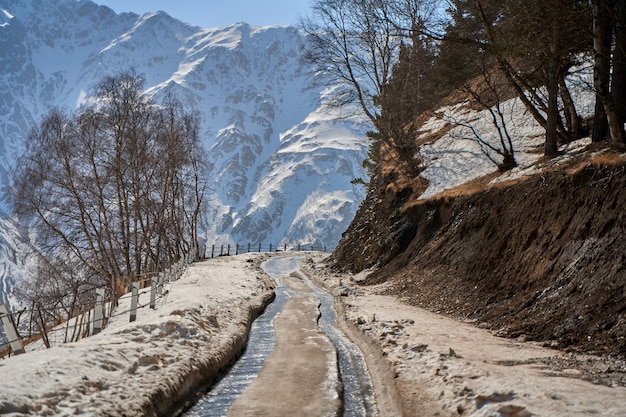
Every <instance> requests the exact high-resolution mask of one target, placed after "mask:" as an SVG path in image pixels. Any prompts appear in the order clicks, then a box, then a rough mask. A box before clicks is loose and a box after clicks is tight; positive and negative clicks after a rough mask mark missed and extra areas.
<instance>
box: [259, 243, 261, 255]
mask: <svg viewBox="0 0 626 417" xmlns="http://www.w3.org/2000/svg"><path fill="white" fill-rule="evenodd" d="M259 253H261V242H259Z"/></svg>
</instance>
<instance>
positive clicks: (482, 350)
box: [0, 254, 626, 417]
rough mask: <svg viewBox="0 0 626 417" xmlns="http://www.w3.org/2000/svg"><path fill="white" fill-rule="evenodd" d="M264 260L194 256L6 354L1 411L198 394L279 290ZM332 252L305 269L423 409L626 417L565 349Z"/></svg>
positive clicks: (127, 406)
mask: <svg viewBox="0 0 626 417" xmlns="http://www.w3.org/2000/svg"><path fill="white" fill-rule="evenodd" d="M267 256H269V255H267V254H246V255H239V256H231V257H223V258H219V259H213V260H207V261H204V262H200V263H196V264H193V265H191V266H190V268H189V269H188V271H187V272H186V273H185V274H184V276H183V277H182V278H181V279H180V280H179V281H175V282H174V283H173V284H172V286H171V288H170V292H169V294H168V296H167V298H166V299H165V301H164V302H162V303H160V304H159V305H158V306H157V309H156V310H150V309H142V310H140V311H139V314H138V319H137V321H136V322H134V323H128V322H127V316H126V315H123V316H119V317H116V318H114V319H113V320H112V321H111V323H110V324H109V326H108V327H107V328H106V329H104V330H103V331H102V333H100V334H99V335H97V336H93V337H90V338H87V339H83V340H81V341H79V342H76V343H70V344H67V345H63V346H59V347H55V348H52V349H46V350H36V351H31V352H28V353H26V354H23V355H19V356H14V357H11V358H7V359H4V360H0V376H1V378H0V414H6V415H10V416H18V415H59V416H69V415H74V414H81V413H83V414H87V415H118V416H121V415H127V416H130V415H155V414H156V410H159V409H160V410H161V411H162V410H163V407H169V406H171V404H172V403H173V402H175V401H176V400H179V399H180V398H181V397H180V395H181V394H186V393H189V392H192V391H193V387H192V384H195V383H199V382H200V380H201V378H200V376H199V373H204V374H205V376H210V375H211V374H213V375H214V372H215V371H216V370H217V368H218V367H219V366H223V365H225V364H226V363H227V362H228V360H229V359H231V358H232V355H233V354H234V353H235V352H236V351H237V350H238V349H240V347H241V346H240V345H241V343H242V342H243V341H244V340H245V334H246V331H247V328H248V324H249V320H248V317H249V316H250V314H251V311H253V310H257V309H259V308H260V307H261V306H262V305H264V303H266V302H267V300H268V297H269V296H270V295H271V292H272V291H271V283H268V281H267V278H266V277H265V275H264V273H263V272H262V270H261V268H260V261H261V260H262V259H265V258H266V257H267ZM325 256H327V255H326V254H313V255H312V254H307V258H309V259H312V260H311V261H309V260H305V261H304V262H303V268H302V269H303V270H304V271H305V272H306V273H307V274H308V275H309V276H310V277H311V278H313V279H315V280H317V281H318V282H322V283H323V284H324V285H325V286H327V287H328V288H331V289H332V290H333V291H334V292H335V293H336V294H339V293H340V292H341V293H342V294H343V296H341V297H339V296H338V297H337V298H338V299H341V300H342V302H343V304H344V306H345V316H346V317H347V319H348V320H349V321H350V322H351V323H352V325H353V326H354V327H357V328H358V329H359V330H360V331H361V332H362V335H363V337H362V339H363V340H369V341H370V342H372V343H374V344H376V345H378V348H377V349H374V355H371V354H370V357H369V358H368V365H370V373H373V372H378V371H379V370H380V369H382V368H381V367H380V362H381V361H386V362H387V364H388V365H390V366H392V370H393V372H394V374H395V378H394V379H392V380H393V381H395V382H393V384H395V386H396V387H398V388H400V389H402V390H403V392H404V395H405V397H408V398H411V397H414V398H416V399H419V400H420V401H419V403H417V407H418V408H417V409H416V411H420V413H419V414H418V415H424V416H429V415H442V416H445V415H463V416H472V417H478V416H481V417H482V416H510V417H522V416H531V415H537V416H589V415H597V416H621V415H624V409H626V388H623V387H615V388H612V387H608V386H603V385H594V384H592V383H589V382H585V381H583V380H581V379H579V376H580V370H579V369H577V368H576V367H575V366H573V367H571V368H562V367H561V368H558V367H554V366H551V365H550V363H552V362H558V361H559V359H564V360H565V359H568V358H567V357H566V356H567V355H565V354H563V353H559V352H557V351H553V350H550V349H546V348H543V347H540V346H538V345H536V344H534V343H530V342H524V341H521V340H510V339H502V338H498V337H496V336H495V335H494V334H493V333H492V332H490V331H487V330H484V329H480V328H477V327H475V326H473V325H471V324H469V323H462V322H458V321H455V320H452V319H449V318H446V317H442V316H439V315H436V314H433V313H430V312H427V311H425V310H422V309H419V308H415V307H411V306H407V305H405V304H402V303H401V302H399V301H397V300H396V299H394V298H392V297H387V296H381V295H378V294H377V292H378V290H379V288H377V287H359V286H356V285H355V282H356V281H358V279H359V278H360V277H361V276H348V275H338V274H330V273H328V272H326V271H325V270H324V269H323V268H322V263H323V259H324V257H325ZM346 287H348V290H346ZM346 294H347V295H346ZM125 307H127V306H123V305H122V306H120V308H121V309H123V308H125ZM378 349H380V350H378ZM370 352H371V350H370ZM381 352H382V355H381V354H380V353H381ZM579 359H580V361H581V362H583V361H584V360H585V359H584V358H582V357H581V358H579ZM204 382H206V381H204ZM381 403H382V401H381ZM436 413H438V414H436Z"/></svg>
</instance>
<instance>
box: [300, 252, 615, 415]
mask: <svg viewBox="0 0 626 417" xmlns="http://www.w3.org/2000/svg"><path fill="white" fill-rule="evenodd" d="M325 256H326V255H322V254H320V255H318V256H315V257H313V259H312V260H310V261H307V262H304V263H303V269H304V270H305V271H306V273H307V274H309V275H310V276H313V277H316V278H317V280H318V281H319V282H321V283H323V284H324V286H325V287H326V288H328V289H330V290H331V291H332V292H333V293H334V294H336V295H337V296H338V297H337V298H340V299H341V300H342V303H343V305H344V307H345V317H346V319H347V321H348V322H349V323H351V325H352V326H354V327H356V328H358V330H359V332H361V334H362V335H363V336H364V338H363V340H365V341H366V342H365V343H362V345H366V344H367V343H370V344H371V343H374V344H375V345H377V346H378V347H379V348H380V350H379V351H377V350H376V349H375V350H374V354H373V355H372V354H371V355H369V357H368V358H367V359H368V366H370V373H372V372H376V371H377V369H385V367H386V366H388V365H391V367H392V368H391V369H392V375H391V377H390V380H389V381H388V383H389V384H393V385H394V386H395V387H396V389H399V390H400V391H402V392H403V393H404V394H403V397H404V398H405V400H407V401H408V403H409V404H411V403H412V407H414V408H413V414H411V413H409V414H408V415H419V416H434V415H439V416H457V415H462V416H467V417H487V416H502V417H530V416H544V417H546V416H548V417H561V416H568V417H574V416H578V417H583V416H591V415H593V416H611V417H618V416H624V415H626V388H624V387H610V386H606V385H597V384H592V383H590V382H586V381H584V380H583V379H581V376H582V373H583V368H584V366H585V364H588V363H591V362H592V361H594V360H597V359H599V358H594V357H591V356H585V355H576V356H572V355H569V354H565V353H562V352H559V351H556V350H552V349H548V348H545V347H541V346H540V345H538V344H536V343H534V342H526V341H524V340H521V339H520V340H515V339H505V338H501V337H497V336H496V335H495V334H494V332H492V331H489V330H486V329H482V328H478V327H476V326H474V325H473V324H471V323H464V322H460V321H457V320H453V319H451V318H448V317H445V316H442V315H438V314H434V313H431V312H429V311H427V310H424V309H421V308H417V307H412V306H409V305H406V304H404V303H402V302H400V301H399V300H397V299H395V298H393V297H390V296H383V295H379V294H378V293H379V292H380V291H381V290H382V289H383V288H382V287H384V285H385V284H382V285H381V286H359V285H357V282H358V281H359V280H360V279H362V278H364V276H365V273H362V274H359V275H355V276H348V275H344V274H335V273H330V272H328V271H327V270H325V269H324V267H323V259H324V258H325ZM339 294H341V296H339ZM359 332H357V333H359ZM379 352H382V357H381V356H380V353H379ZM381 361H382V362H385V363H386V364H385V365H384V366H381ZM600 361H601V359H600ZM564 364H565V366H564ZM604 371H606V369H604Z"/></svg>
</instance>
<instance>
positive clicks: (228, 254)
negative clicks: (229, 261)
mask: <svg viewBox="0 0 626 417" xmlns="http://www.w3.org/2000/svg"><path fill="white" fill-rule="evenodd" d="M227 249H228V250H227V252H226V256H230V243H229V244H228V248H227Z"/></svg>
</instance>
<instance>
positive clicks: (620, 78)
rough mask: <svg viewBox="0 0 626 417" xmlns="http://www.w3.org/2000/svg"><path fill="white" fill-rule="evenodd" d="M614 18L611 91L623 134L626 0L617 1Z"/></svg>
mask: <svg viewBox="0 0 626 417" xmlns="http://www.w3.org/2000/svg"><path fill="white" fill-rule="evenodd" d="M613 19H614V20H613V31H614V34H615V50H614V51H613V71H612V75H613V76H612V83H611V92H612V95H613V101H614V102H615V111H616V112H617V118H618V120H619V124H620V126H621V127H622V136H623V135H624V123H626V4H624V1H618V2H616V4H615V9H614V15H613Z"/></svg>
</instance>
